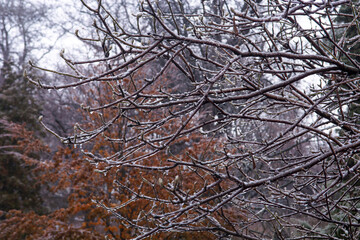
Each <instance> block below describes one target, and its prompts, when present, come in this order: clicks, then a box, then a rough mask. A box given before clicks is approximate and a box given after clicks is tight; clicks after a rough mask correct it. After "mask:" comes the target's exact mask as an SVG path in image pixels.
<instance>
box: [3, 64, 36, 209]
mask: <svg viewBox="0 0 360 240" xmlns="http://www.w3.org/2000/svg"><path fill="white" fill-rule="evenodd" d="M1 72H2V73H3V77H4V80H5V81H4V84H3V86H2V88H1V89H0V121H1V122H0V146H2V147H1V148H0V196H1V197H0V210H3V211H8V210H10V209H21V210H34V211H37V212H39V211H40V210H41V198H40V193H39V190H40V185H38V184H37V183H36V180H35V178H34V177H35V176H34V173H33V172H32V170H33V167H32V166H30V164H28V163H27V162H26V161H25V160H24V159H25V157H26V158H37V157H38V156H37V155H36V154H35V153H34V152H33V151H32V150H28V149H29V147H30V145H32V144H34V141H36V140H31V141H29V137H30V134H31V133H30V132H29V131H27V130H26V129H25V128H27V129H31V130H34V129H36V128H38V127H37V126H36V124H37V123H36V116H38V115H39V111H40V108H39V106H37V105H35V104H34V99H33V97H32V95H31V94H32V92H33V89H32V87H31V86H29V84H28V83H27V82H26V80H25V79H24V78H23V77H22V76H21V75H20V74H18V73H16V72H14V71H12V67H11V65H10V64H6V65H4V66H3V69H2V71H1ZM21 144H23V146H21Z"/></svg>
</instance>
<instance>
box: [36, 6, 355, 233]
mask: <svg viewBox="0 0 360 240" xmlns="http://www.w3.org/2000/svg"><path fill="white" fill-rule="evenodd" d="M82 2H83V4H84V5H85V7H86V8H87V10H88V11H89V12H91V13H92V14H93V15H94V18H95V19H96V20H95V21H94V23H93V25H92V27H93V28H94V29H95V33H96V34H92V33H93V32H91V31H89V33H85V32H82V31H77V32H76V34H77V36H78V37H79V38H80V39H82V40H83V41H85V42H86V41H90V42H91V43H92V44H93V43H96V44H97V45H98V47H99V46H101V49H102V50H103V52H102V56H100V53H99V52H97V53H95V56H98V57H97V58H94V59H84V60H74V59H70V58H69V57H67V56H66V55H65V54H64V53H62V54H61V56H62V57H63V59H64V60H65V61H66V63H67V64H68V66H69V67H70V68H69V69H70V71H69V72H67V73H60V72H56V74H59V75H64V76H66V77H67V82H65V83H63V84H57V85H53V84H49V85H47V84H45V81H42V80H41V79H31V78H30V77H29V80H30V81H31V82H32V83H34V84H36V85H38V86H39V87H41V88H44V89H58V90H59V89H72V88H73V87H78V88H84V89H88V90H89V89H91V90H92V92H95V91H94V89H98V91H97V93H98V95H95V96H94V97H93V100H94V101H91V102H89V101H85V97H84V96H76V97H77V99H78V100H79V102H82V101H83V104H82V109H83V111H84V114H85V115H86V116H87V117H88V119H89V121H87V122H86V124H84V123H74V132H73V133H69V134H71V136H59V135H58V133H57V131H56V129H50V128H48V127H47V126H46V116H44V122H43V120H42V118H41V119H40V121H41V123H42V124H43V125H44V127H45V128H47V130H49V131H50V132H52V133H53V134H54V135H56V136H58V137H59V138H60V140H61V141H62V142H63V143H66V144H73V145H75V147H80V149H82V151H83V153H84V154H85V155H86V156H87V158H88V161H90V162H91V163H93V164H95V165H97V164H99V163H101V164H105V165H106V167H105V168H103V169H101V170H99V171H101V172H103V173H104V174H105V175H106V174H107V173H108V172H110V171H113V170H116V178H115V179H114V185H115V187H114V191H116V192H117V193H118V194H119V195H122V196H124V197H123V198H122V201H119V200H116V199H114V201H113V202H107V203H106V202H102V201H98V204H99V205H100V206H102V207H104V208H105V209H107V210H108V211H109V212H112V213H113V217H114V219H117V220H118V221H120V222H121V224H123V225H124V226H126V227H127V228H130V229H132V237H133V238H134V239H143V238H146V237H149V236H152V235H154V234H160V233H161V232H179V233H185V232H206V233H209V234H211V236H212V237H213V238H219V239H227V238H232V237H234V239H235V237H239V238H240V239H285V238H286V239H359V237H360V230H359V229H360V212H359V210H360V197H359V187H360V182H359V173H360V172H359V166H360V160H359V153H358V152H359V150H360V147H359V146H360V138H359V133H360V126H359V115H358V111H356V108H359V105H358V104H359V95H360V89H359V77H358V73H359V71H360V65H359V64H360V63H359V62H358V61H357V57H358V54H357V52H356V51H357V50H354V48H352V46H355V45H356V44H357V43H358V41H359V37H358V34H357V35H356V34H355V35H354V34H349V33H352V32H353V31H356V32H357V33H359V31H360V29H359V23H358V15H359V6H358V5H357V4H356V3H354V2H351V1H348V0H338V1H332V0H329V1H302V0H294V1H286V0H284V1H282V0H279V1H272V0H271V1H270V0H268V1H266V0H264V1H258V0H256V1H252V0H249V1H244V2H243V3H239V2H230V1H223V0H214V1H201V3H199V5H197V3H195V4H194V3H189V2H187V1H171V0H167V1H150V0H145V1H141V2H140V3H139V6H138V11H137V12H136V13H134V15H133V18H130V17H129V18H130V19H132V20H131V21H132V22H131V24H129V23H128V22H123V21H118V20H117V17H116V16H115V15H112V11H111V10H112V9H111V8H110V9H108V8H105V7H103V5H102V2H101V1H92V2H85V1H82ZM345 8H346V9H348V10H350V11H344V9H345ZM32 67H34V68H41V69H43V70H45V71H52V70H47V69H45V68H44V67H43V66H42V67H38V66H34V65H32ZM99 89H100V90H99ZM101 89H110V91H108V92H107V94H106V95H104V94H103V95H101V94H100V92H101ZM70 93H71V92H70ZM73 93H74V92H73ZM103 93H104V91H103ZM95 117H96V118H97V120H94V118H95ZM97 141H102V142H103V143H106V144H107V147H102V148H99V149H95V150H94V151H88V150H89V149H91V148H90V147H89V146H92V145H93V144H95V143H96V142H97ZM134 179H137V181H138V182H139V184H133V183H134V181H133V180H134ZM134 203H135V204H142V206H145V207H144V208H143V209H141V210H139V211H138V214H137V215H129V214H126V212H124V211H123V209H125V210H126V208H127V207H128V206H129V205H130V204H134Z"/></svg>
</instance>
